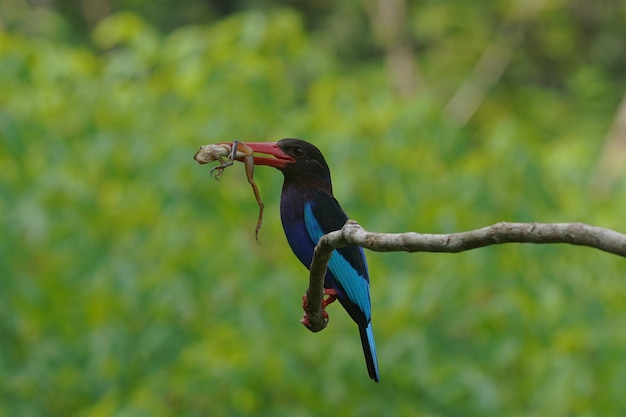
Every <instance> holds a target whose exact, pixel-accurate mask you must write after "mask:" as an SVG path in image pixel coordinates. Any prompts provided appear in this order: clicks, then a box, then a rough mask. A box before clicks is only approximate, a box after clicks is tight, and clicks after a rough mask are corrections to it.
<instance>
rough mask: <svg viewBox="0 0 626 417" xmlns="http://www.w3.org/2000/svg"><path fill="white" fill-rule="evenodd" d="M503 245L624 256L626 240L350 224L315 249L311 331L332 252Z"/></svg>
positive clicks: (577, 226)
mask: <svg viewBox="0 0 626 417" xmlns="http://www.w3.org/2000/svg"><path fill="white" fill-rule="evenodd" d="M501 243H569V244H572V245H580V246H589V247H592V248H596V249H600V250H602V251H605V252H609V253H613V254H615V255H619V256H623V257H626V235H624V234H621V233H618V232H615V231H613V230H610V229H605V228H602V227H596V226H590V225H587V224H584V223H506V222H501V223H496V224H494V225H492V226H487V227H483V228H482V229H476V230H470V231H468V232H461V233H451V234H422V233H412V232H409V233H372V232H368V231H366V230H363V228H362V227H361V226H359V224H358V223H357V222H355V221H353V220H348V221H347V222H346V224H345V225H344V226H343V228H342V229H340V230H337V231H335V232H331V233H328V234H326V235H324V236H322V237H321V238H320V240H319V242H318V244H317V246H316V247H315V252H314V254H313V262H312V263H311V267H310V274H309V288H308V289H307V296H308V304H307V306H306V312H307V314H308V316H309V325H310V326H309V329H310V330H311V331H319V330H322V329H323V328H324V327H326V323H325V322H324V320H323V317H322V297H323V294H324V288H323V287H324V277H325V275H326V270H327V265H328V260H329V259H330V256H331V253H332V251H333V250H335V249H338V248H343V247H345V246H350V245H353V246H361V247H363V248H366V249H369V250H373V251H376V252H400V251H404V252H448V253H457V252H463V251H466V250H471V249H476V248H482V247H484V246H490V245H497V244H501Z"/></svg>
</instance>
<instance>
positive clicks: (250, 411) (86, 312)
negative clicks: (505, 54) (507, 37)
mask: <svg viewBox="0 0 626 417" xmlns="http://www.w3.org/2000/svg"><path fill="white" fill-rule="evenodd" d="M70 3H71V2H63V1H59V2H57V5H59V6H58V9H56V10H55V9H43V8H39V7H27V6H24V5H21V3H20V2H18V1H14V0H7V3H4V6H3V9H2V13H3V14H2V15H1V16H2V28H0V91H1V92H2V93H1V94H0V166H2V169H1V170H0V194H1V196H2V198H0V228H1V229H0V288H1V290H0V316H1V317H2V321H1V322H0V380H1V381H2V385H1V386H0V415H2V416H4V415H6V416H31V415H59V416H60V415H76V416H81V417H87V416H90V417H92V416H93V417H97V416H141V415H149V416H166V415H211V416H235V415H242V416H243V415H271V416H313V415H328V414H332V415H337V416H345V415H361V416H368V415H371V416H381V415H422V416H450V415H463V416H474V415H475V416H490V415H498V416H546V415H550V416H571V415H618V414H619V413H620V412H622V411H623V410H624V409H626V400H625V399H624V395H623V387H624V386H626V359H625V358H626V332H624V330H623V329H624V328H626V286H625V285H624V282H625V281H624V280H625V279H626V276H625V274H624V260H623V259H620V258H618V257H615V256H612V255H608V254H605V253H601V252H598V251H594V250H591V249H587V248H578V247H570V246H562V245H547V246H531V245H523V246H522V245H508V246H502V247H490V248H485V249H480V250H475V251H471V252H468V253H462V254H457V255H441V254H439V255H438V254H413V255H409V254H398V253H387V254H378V253H369V254H368V257H369V263H370V269H371V275H372V303H373V309H374V324H375V331H376V337H377V342H378V354H379V362H380V368H381V375H382V381H381V383H380V384H379V385H377V384H374V383H372V382H371V381H370V380H369V379H368V378H367V374H366V370H365V364H364V361H363V358H362V353H361V348H360V344H359V340H358V336H357V331H356V328H355V326H354V325H353V323H352V322H351V321H350V319H349V318H348V317H347V315H346V314H344V313H343V311H341V309H340V308H337V307H332V308H331V309H330V310H329V311H330V314H331V317H332V321H331V325H330V326H329V328H328V329H326V330H325V331H324V332H322V333H320V334H311V333H309V332H308V331H306V330H305V329H304V328H303V327H302V326H301V325H300V324H299V323H298V319H299V316H300V314H301V305H300V304H301V295H302V293H303V292H304V290H305V288H306V284H307V274H306V271H305V270H304V269H303V268H302V266H301V265H299V264H298V262H297V260H296V259H295V257H294V256H292V254H291V252H290V249H289V248H288V246H287V244H286V241H285V239H284V237H283V234H282V230H281V226H280V221H279V219H278V200H279V194H280V185H281V181H282V178H281V175H280V174H279V173H278V172H277V171H274V170H270V169H257V172H256V179H257V183H258V184H259V186H260V188H261V192H262V196H263V198H264V201H265V203H266V220H265V224H264V227H263V229H262V230H261V235H260V239H261V245H257V244H256V242H255V240H254V225H255V221H256V215H257V211H256V210H257V207H256V202H255V201H254V198H253V196H252V192H251V190H250V189H249V186H248V184H247V183H246V181H245V177H244V172H243V168H242V167H240V166H235V167H234V168H231V169H229V170H227V171H226V173H225V175H224V177H223V180H222V182H221V183H218V182H215V181H213V180H211V179H210V177H209V170H208V168H207V167H205V166H199V165H198V164H196V163H195V162H194V161H193V160H192V156H193V154H194V152H195V151H196V149H197V147H198V146H199V145H202V144H206V143H213V142H218V141H224V140H232V139H245V140H276V139H280V138H282V137H286V136H295V137H302V138H304V139H307V140H310V141H312V142H314V143H316V144H317V145H318V146H319V147H320V148H321V149H322V151H323V152H324V153H325V155H326V157H327V159H328V162H329V165H330V166H331V168H332V171H333V175H334V177H333V178H334V186H335V192H336V195H337V196H338V199H339V200H340V201H341V202H342V204H343V206H344V208H345V209H346V211H347V212H348V213H350V215H351V216H352V217H353V218H355V219H357V220H358V221H359V222H360V223H361V224H362V225H363V226H364V227H365V228H367V229H368V230H372V231H387V232H395V231H409V230H412V231H420V232H433V233H444V232H453V231H461V230H467V229H470V228H475V227H480V226H484V225H487V224H491V223H494V222H497V221H501V220H509V221H543V222H565V221H584V222H586V223H591V224H596V225H600V226H605V227H609V228H613V229H616V230H622V231H623V230H625V229H626V222H625V220H624V215H623V207H624V194H625V192H626V177H625V176H624V175H621V177H620V178H619V180H618V182H617V183H615V184H614V185H613V187H612V188H611V191H610V193H609V194H605V193H601V192H597V191H596V190H594V189H593V187H590V186H589V184H590V179H591V178H592V176H593V175H594V173H595V170H596V164H597V157H598V155H599V153H600V151H601V149H602V146H603V137H604V136H605V134H606V132H607V130H608V128H609V126H610V124H611V122H612V119H613V117H614V113H615V109H616V107H617V104H618V103H619V101H620V100H621V98H622V95H623V93H624V91H625V90H626V71H625V70H624V69H625V62H624V60H625V59H626V54H624V53H623V39H624V27H623V21H624V19H625V18H626V8H625V7H624V5H623V4H622V3H620V2H618V1H607V2H604V3H603V4H602V5H599V4H596V3H592V2H590V1H582V0H575V1H569V2H568V1H563V0H561V1H557V0H551V1H547V3H546V5H545V7H544V9H543V10H542V11H541V12H540V13H538V15H536V16H535V17H534V20H533V21H532V24H529V28H527V29H526V36H525V37H524V39H523V41H522V42H521V43H520V44H519V45H517V47H516V50H515V52H514V54H513V57H512V62H511V65H510V66H509V68H508V69H507V70H506V71H505V72H504V74H503V76H502V79H501V80H500V81H499V82H498V83H497V84H496V85H495V87H494V89H493V91H491V93H490V94H489V95H488V96H487V98H486V100H485V102H484V103H482V105H481V106H480V108H479V109H478V112H477V113H476V114H475V116H474V117H473V118H472V119H471V121H470V122H469V123H468V124H467V125H466V126H464V127H463V128H459V127H458V126H456V125H455V124H454V123H452V122H451V121H449V120H448V119H447V118H446V117H445V116H444V113H443V111H442V110H443V108H444V106H445V104H446V101H447V100H448V99H449V98H450V96H451V95H452V94H453V93H454V92H455V90H456V89H457V88H458V87H459V85H460V83H462V82H463V80H464V79H465V77H467V75H468V74H469V73H470V72H471V71H472V68H473V66H474V65H475V63H476V60H477V59H478V58H479V57H480V54H481V53H482V50H483V49H484V48H485V47H486V46H487V44H488V43H489V42H490V41H492V40H494V39H497V35H498V30H499V28H502V27H505V26H507V25H511V24H515V22H514V21H515V19H518V18H519V13H517V14H516V10H517V9H516V7H517V6H516V5H517V3H515V2H488V3H484V4H483V3H481V4H480V5H478V4H475V3H473V2H461V3H457V2H433V1H431V2H428V1H425V2H416V3H415V4H413V3H411V7H410V9H409V12H410V15H409V16H408V21H409V25H410V34H411V37H412V39H413V40H412V42H413V43H414V47H415V50H416V57H417V59H418V60H419V62H420V66H421V70H422V72H423V76H424V79H425V80H427V83H428V88H427V89H426V90H425V91H423V92H422V93H421V94H416V95H415V96H413V97H408V98H407V97H404V98H400V97H399V96H398V95H397V94H395V93H394V91H393V90H392V89H391V88H390V86H389V81H388V78H387V75H386V69H385V66H384V64H383V61H382V56H383V52H382V51H381V49H380V47H379V46H377V45H376V44H375V42H374V41H373V40H372V37H371V35H369V34H367V33H363V32H359V30H368V29H367V22H366V17H365V16H366V12H365V11H364V9H362V5H361V4H360V3H359V2H356V1H348V2H336V3H337V4H331V2H320V4H321V5H320V6H319V7H320V9H315V8H314V7H313V6H311V5H313V4H314V2H303V3H305V4H306V5H308V6H306V7H309V9H306V8H303V7H305V6H298V7H299V8H298V9H295V8H294V7H296V6H294V5H293V3H295V2H282V3H280V4H283V5H285V4H287V6H285V7H282V8H281V7H274V6H275V3H273V2H269V1H265V2H260V4H261V5H260V6H257V7H254V8H252V7H251V6H249V5H248V2H244V1H241V2H233V3H232V5H231V6H232V7H230V8H226V9H223V8H220V7H219V6H220V5H222V6H224V5H225V4H228V2H206V4H205V6H202V2H189V3H190V4H189V5H186V6H184V7H182V6H181V7H180V8H178V6H172V3H170V2H154V4H155V5H161V6H160V7H164V6H163V5H164V4H167V5H168V8H167V10H168V12H169V11H171V12H172V13H173V15H172V16H173V17H172V19H171V20H168V19H167V18H166V17H164V16H165V15H164V14H159V13H156V11H155V9H154V8H153V7H156V6H149V4H152V2H142V1H139V0H136V1H134V2H120V3H121V4H125V5H132V7H130V6H129V7H127V8H126V9H125V10H113V11H114V12H116V13H113V14H110V15H108V16H106V17H104V18H102V19H100V20H98V21H97V22H95V23H94V24H93V27H90V25H88V24H85V25H84V27H81V25H80V24H79V23H77V21H78V20H80V19H79V18H78V17H77V16H75V15H72V14H71V13H64V10H66V9H63V8H62V7H61V5H67V4H70ZM131 3H132V4H131ZM289 3H292V6H288V4H289ZM7 5H9V6H10V7H9V6H7ZM143 7H146V8H148V9H149V10H148V11H149V13H147V14H145V15H144V14H142V13H141V10H142V8H143ZM160 10H161V12H163V10H165V9H160ZM190 10H191V11H194V10H195V11H199V10H203V11H204V12H202V13H201V12H197V14H195V15H194V13H193V12H190ZM355 10H359V11H360V13H356V14H354V13H353V12H354V11H355ZM153 12H154V13H153ZM191 16H194V18H192V17H191ZM187 17H189V18H187ZM209 21H210V23H208V22H209ZM191 23H193V24H191ZM81 31H82V32H81ZM80 33H84V34H85V37H84V38H81V35H80ZM350 45H354V49H351V48H350ZM350 51H351V52H350Z"/></svg>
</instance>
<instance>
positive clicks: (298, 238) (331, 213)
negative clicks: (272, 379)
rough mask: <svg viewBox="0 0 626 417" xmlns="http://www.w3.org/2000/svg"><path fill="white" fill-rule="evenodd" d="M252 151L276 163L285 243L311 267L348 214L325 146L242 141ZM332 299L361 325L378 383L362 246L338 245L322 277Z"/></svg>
mask: <svg viewBox="0 0 626 417" xmlns="http://www.w3.org/2000/svg"><path fill="white" fill-rule="evenodd" d="M244 143H245V145H247V146H249V147H250V148H251V149H252V150H253V152H255V153H262V154H266V155H270V156H271V157H263V156H257V155H255V156H254V164H255V165H266V166H271V167H274V168H277V169H278V170H280V171H281V172H282V173H283V176H284V182H283V187H282V193H281V197H280V217H281V221H282V226H283V229H284V232H285V236H286V237H287V242H288V243H289V246H290V247H291V249H292V251H293V252H294V254H295V255H296V257H297V258H298V259H299V260H300V262H302V264H303V265H304V266H305V267H306V268H309V266H310V265H311V261H312V259H313V251H314V248H315V246H316V245H317V242H318V240H319V239H320V237H322V236H323V235H325V234H326V233H329V232H332V231H335V230H339V229H341V228H342V227H343V226H344V224H345V223H346V221H347V220H348V215H347V214H346V213H345V211H344V210H343V209H342V208H341V206H340V205H339V202H338V201H337V200H336V199H335V197H334V195H333V187H332V182H331V177H330V169H329V168H328V164H327V163H326V160H325V159H324V156H323V155H322V153H321V151H320V150H319V149H318V148H317V147H316V146H315V145H313V144H311V143H309V142H306V141H304V140H301V139H295V138H285V139H281V140H279V141H277V142H244ZM324 288H325V294H327V295H329V298H328V299H327V300H325V304H324V305H326V304H329V303H330V302H332V301H334V299H335V298H336V299H337V300H339V303H340V304H341V305H342V306H343V308H344V309H345V310H346V311H347V313H348V315H349V316H350V317H351V318H352V320H354V322H356V324H357V326H358V328H359V334H360V337H361V344H362V346H363V353H364V355H365V362H366V365H367V371H368V374H369V377H370V378H371V379H373V380H374V381H376V382H379V380H380V375H379V371H378V359H377V356H376V345H375V342H374V333H373V330H372V307H371V301H370V283H369V272H368V267H367V261H366V259H365V253H364V251H363V248H361V247H359V246H346V247H343V248H340V249H335V250H334V251H333V252H332V254H331V258H330V261H329V262H328V271H327V273H326V276H325V278H324Z"/></svg>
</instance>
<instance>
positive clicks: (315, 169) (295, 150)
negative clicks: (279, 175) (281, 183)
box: [276, 138, 330, 182]
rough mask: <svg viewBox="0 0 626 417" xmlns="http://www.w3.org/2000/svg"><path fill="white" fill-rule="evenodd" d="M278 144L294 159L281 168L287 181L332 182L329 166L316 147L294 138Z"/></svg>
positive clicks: (283, 140)
mask: <svg viewBox="0 0 626 417" xmlns="http://www.w3.org/2000/svg"><path fill="white" fill-rule="evenodd" d="M276 144H277V145H278V147H279V148H280V149H281V150H282V151H283V152H284V153H285V154H286V155H288V156H289V157H291V158H292V159H293V162H289V163H286V164H284V166H283V167H282V168H280V170H281V171H282V172H283V174H284V175H285V179H286V180H292V181H315V182H317V181H328V182H330V170H329V169H328V164H326V160H325V159H324V156H323V155H322V153H321V152H320V150H319V149H317V147H316V146H315V145H313V144H311V143H309V142H306V141H304V140H301V139H293V138H286V139H281V140H279V141H278V142H277V143H276Z"/></svg>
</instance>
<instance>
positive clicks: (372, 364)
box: [359, 322, 380, 382]
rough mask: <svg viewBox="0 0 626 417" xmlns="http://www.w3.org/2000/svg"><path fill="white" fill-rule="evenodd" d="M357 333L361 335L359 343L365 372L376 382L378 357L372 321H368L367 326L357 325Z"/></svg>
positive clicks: (377, 379) (377, 378)
mask: <svg viewBox="0 0 626 417" xmlns="http://www.w3.org/2000/svg"><path fill="white" fill-rule="evenodd" d="M359 334H360V335H361V344H362V345H363V353H364V354H365V363H366V364H367V372H368V374H369V376H370V378H372V379H373V380H374V381H376V382H378V381H379V380H380V375H379V374H378V358H377V357H376V344H375V343H374V331H373V330H372V322H369V323H368V325H367V327H361V326H359Z"/></svg>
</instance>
